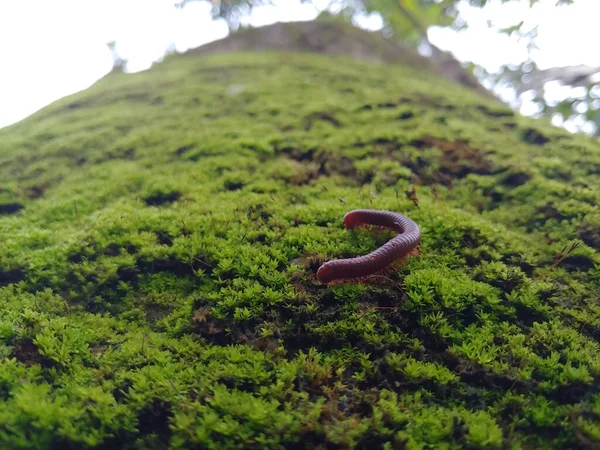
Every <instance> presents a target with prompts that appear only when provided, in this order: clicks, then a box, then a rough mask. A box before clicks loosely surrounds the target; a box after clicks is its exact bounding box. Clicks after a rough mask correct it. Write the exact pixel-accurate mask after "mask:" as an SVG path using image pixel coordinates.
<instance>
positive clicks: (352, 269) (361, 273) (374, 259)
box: [317, 209, 421, 283]
mask: <svg viewBox="0 0 600 450" xmlns="http://www.w3.org/2000/svg"><path fill="white" fill-rule="evenodd" d="M363 225H367V226H368V225H370V226H374V227H380V228H389V229H391V230H393V231H396V232H398V235H397V236H395V237H394V238H392V239H390V240H389V241H388V242H386V243H385V244H384V245H382V246H381V247H379V248H378V249H377V250H375V251H373V252H371V253H369V254H367V255H364V256H358V257H356V258H348V259H334V260H332V261H328V262H326V263H324V264H323V265H322V266H321V267H319V270H317V280H319V281H320V282H321V283H331V282H332V281H336V280H342V279H352V278H363V277H366V276H369V275H373V274H374V273H377V272H379V271H381V270H383V269H385V268H386V267H388V266H389V265H390V264H392V263H393V262H394V261H396V260H397V259H399V258H403V257H405V256H407V255H408V254H409V253H411V252H412V251H413V250H414V249H415V248H416V247H417V246H418V245H419V243H420V241H421V230H420V229H419V226H418V225H417V224H416V223H415V222H413V221H412V220H411V219H409V218H408V217H406V216H404V215H402V214H399V213H396V212H393V211H380V210H375V209H355V210H353V211H350V212H348V213H346V215H345V216H344V226H345V227H346V228H356V227H359V226H363Z"/></svg>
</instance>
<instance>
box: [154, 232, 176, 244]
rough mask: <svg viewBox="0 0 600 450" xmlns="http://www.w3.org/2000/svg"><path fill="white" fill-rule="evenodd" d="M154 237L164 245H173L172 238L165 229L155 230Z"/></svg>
mask: <svg viewBox="0 0 600 450" xmlns="http://www.w3.org/2000/svg"><path fill="white" fill-rule="evenodd" d="M155 234H156V239H157V240H158V242H159V243H160V244H161V245H166V246H167V247H172V246H173V238H172V237H171V235H170V234H169V233H167V232H166V231H161V230H157V231H155Z"/></svg>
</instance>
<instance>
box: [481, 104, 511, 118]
mask: <svg viewBox="0 0 600 450" xmlns="http://www.w3.org/2000/svg"><path fill="white" fill-rule="evenodd" d="M476 109H477V110H478V111H481V112H482V113H484V114H485V115H486V116H489V117H514V116H515V113H514V112H513V111H511V110H510V109H508V108H507V109H491V108H489V107H487V106H485V105H477V106H476Z"/></svg>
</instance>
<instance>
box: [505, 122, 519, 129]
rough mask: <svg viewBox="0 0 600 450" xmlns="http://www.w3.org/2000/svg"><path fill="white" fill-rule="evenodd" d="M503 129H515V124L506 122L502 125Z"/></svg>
mask: <svg viewBox="0 0 600 450" xmlns="http://www.w3.org/2000/svg"><path fill="white" fill-rule="evenodd" d="M504 128H508V129H509V130H514V129H515V128H517V124H516V123H514V122H506V123H505V124H504Z"/></svg>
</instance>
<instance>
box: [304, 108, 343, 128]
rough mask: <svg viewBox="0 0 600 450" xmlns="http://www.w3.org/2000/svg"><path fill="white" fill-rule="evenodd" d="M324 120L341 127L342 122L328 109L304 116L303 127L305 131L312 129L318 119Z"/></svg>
mask: <svg viewBox="0 0 600 450" xmlns="http://www.w3.org/2000/svg"><path fill="white" fill-rule="evenodd" d="M318 120H320V121H323V122H327V123H329V124H331V125H333V126H334V127H335V128H340V127H341V126H342V123H341V122H340V121H339V120H338V119H336V118H335V116H334V115H333V114H332V113H329V112H326V111H318V112H313V113H310V114H309V115H307V116H305V117H304V120H303V127H304V130H305V131H310V130H311V129H312V127H313V125H314V123H315V122H316V121H318Z"/></svg>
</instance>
